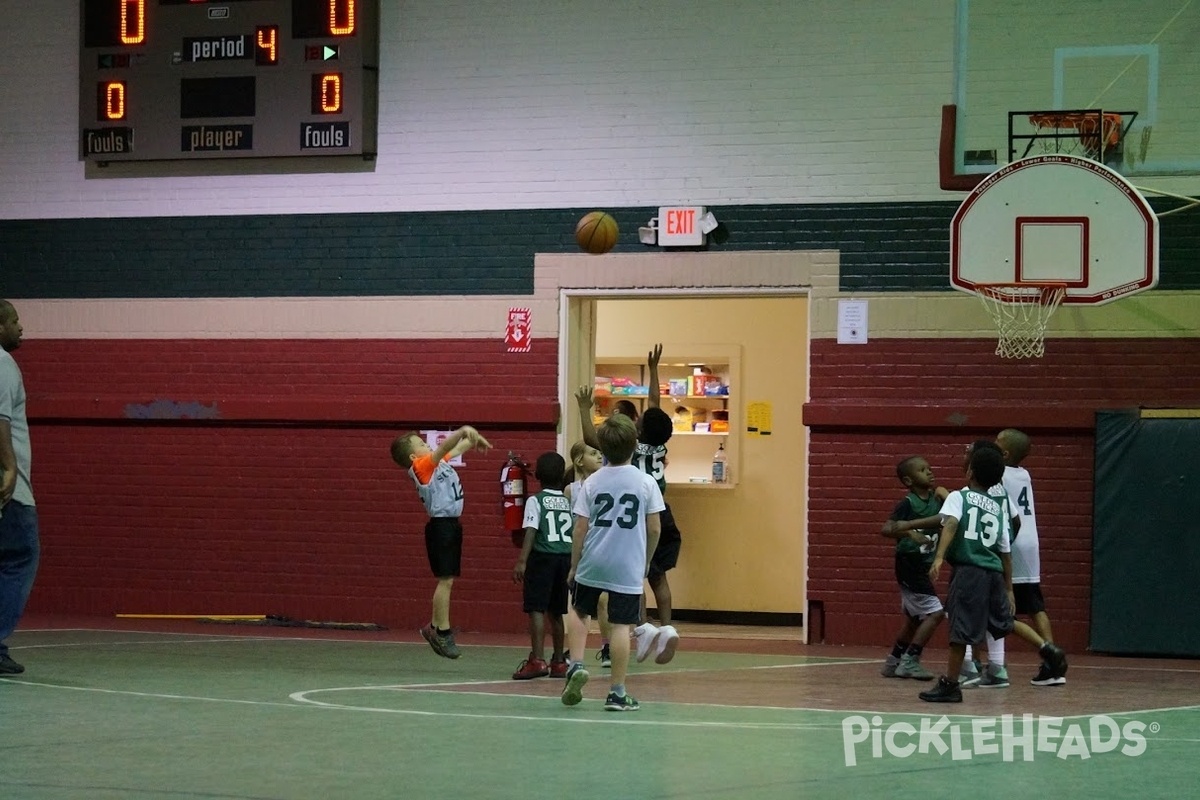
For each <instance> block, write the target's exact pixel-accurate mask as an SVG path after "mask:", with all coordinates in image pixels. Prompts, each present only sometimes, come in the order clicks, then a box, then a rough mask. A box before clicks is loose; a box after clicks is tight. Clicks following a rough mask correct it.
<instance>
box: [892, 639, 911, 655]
mask: <svg viewBox="0 0 1200 800" xmlns="http://www.w3.org/2000/svg"><path fill="white" fill-rule="evenodd" d="M908 647H909V644H908V642H902V641H900V640H899V639H897V640H896V644H894V645H892V658H899V657H900V656H902V655H904V651H905V650H907V649H908Z"/></svg>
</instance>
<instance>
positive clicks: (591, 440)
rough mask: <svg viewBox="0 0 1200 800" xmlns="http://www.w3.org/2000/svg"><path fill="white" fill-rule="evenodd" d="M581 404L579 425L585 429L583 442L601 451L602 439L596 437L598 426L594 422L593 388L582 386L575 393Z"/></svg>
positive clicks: (576, 399)
mask: <svg viewBox="0 0 1200 800" xmlns="http://www.w3.org/2000/svg"><path fill="white" fill-rule="evenodd" d="M575 401H576V402H577V403H579V425H580V427H582V428H583V441H584V443H585V444H587V446H588V447H594V448H596V449H597V450H599V449H600V437H598V436H596V425H595V423H593V422H592V387H590V386H580V387H579V389H578V391H576V392H575Z"/></svg>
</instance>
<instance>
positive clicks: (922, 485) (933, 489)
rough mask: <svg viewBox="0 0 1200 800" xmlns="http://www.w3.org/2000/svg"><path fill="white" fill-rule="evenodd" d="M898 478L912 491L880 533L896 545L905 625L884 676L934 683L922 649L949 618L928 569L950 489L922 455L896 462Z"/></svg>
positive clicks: (897, 573)
mask: <svg viewBox="0 0 1200 800" xmlns="http://www.w3.org/2000/svg"><path fill="white" fill-rule="evenodd" d="M896 477H898V478H899V479H900V482H901V483H902V484H904V486H905V487H906V488H907V489H908V494H906V495H905V496H904V498H903V499H902V500H901V501H900V502H899V503H898V504H897V505H896V508H895V510H894V511H893V512H892V516H891V517H890V518H889V519H888V521H887V522H885V523H884V524H883V530H882V531H881V533H882V535H883V536H884V537H886V538H888V539H891V540H893V541H895V543H896V582H897V583H898V584H900V613H901V614H903V615H904V624H903V626H902V627H901V628H900V632H899V633H898V634H897V635H896V643H895V645H894V646H893V647H892V652H891V654H890V655H889V656H888V657H887V660H886V661H885V662H884V665H883V670H882V671H881V674H882V675H883V677H885V678H915V679H916V680H919V681H931V680H933V678H934V675H933V673H932V672H930V671H929V670H927V669H925V668H924V667H923V666H921V651H922V649H924V647H925V643H926V642H928V641H929V637H931V636H933V632H934V630H936V629H937V626H938V624H939V623H941V621H942V619H943V618H944V617H945V616H946V612H945V611H943V610H942V602H941V601H940V600H938V596H937V590H936V589H934V587H933V581H931V580H930V579H929V568H930V567H931V566H932V565H933V550H934V547H935V546H936V544H937V536H938V529H939V528H938V526H939V525H940V524H941V523H940V519H939V517H938V511H939V510H940V509H941V507H942V500H943V499H944V498H945V497H946V496H947V492H946V490H945V489H944V488H942V487H941V486H934V483H933V470H932V469H931V468H930V466H929V462H928V461H926V460H925V459H924V458H922V457H921V456H910V457H909V458H906V459H904V460H903V461H901V462H900V463H899V464H897V465H896ZM927 518H932V519H930V522H929V527H923V528H918V529H911V528H910V527H909V526H908V525H906V526H904V527H903V528H902V527H901V526H900V523H902V522H908V523H910V524H911V523H912V521H915V520H921V519H927Z"/></svg>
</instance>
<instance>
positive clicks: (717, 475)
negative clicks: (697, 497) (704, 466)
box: [712, 442, 729, 483]
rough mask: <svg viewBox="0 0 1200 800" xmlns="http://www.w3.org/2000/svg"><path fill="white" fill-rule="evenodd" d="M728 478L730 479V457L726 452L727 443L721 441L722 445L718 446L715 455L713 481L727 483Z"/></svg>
mask: <svg viewBox="0 0 1200 800" xmlns="http://www.w3.org/2000/svg"><path fill="white" fill-rule="evenodd" d="M727 480H729V469H728V457H727V455H726V453H725V443H724V442H721V446H720V447H718V448H717V452H716V454H715V455H714V456H713V467H712V482H713V483H725V482H726V481H727Z"/></svg>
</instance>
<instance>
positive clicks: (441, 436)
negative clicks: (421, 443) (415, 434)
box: [421, 431, 463, 467]
mask: <svg viewBox="0 0 1200 800" xmlns="http://www.w3.org/2000/svg"><path fill="white" fill-rule="evenodd" d="M421 433H423V434H425V444H427V445H429V446H430V447H432V448H433V449H434V450H437V447H438V445H439V444H441V443H442V442H444V441H446V439H448V438H449V437H450V434H452V433H454V431H421ZM447 463H449V464H450V465H451V466H455V467H461V466H462V465H463V457H462V455H461V454H460V455H457V456H455V457H454V458H452V459H450V461H448V462H447Z"/></svg>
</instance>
